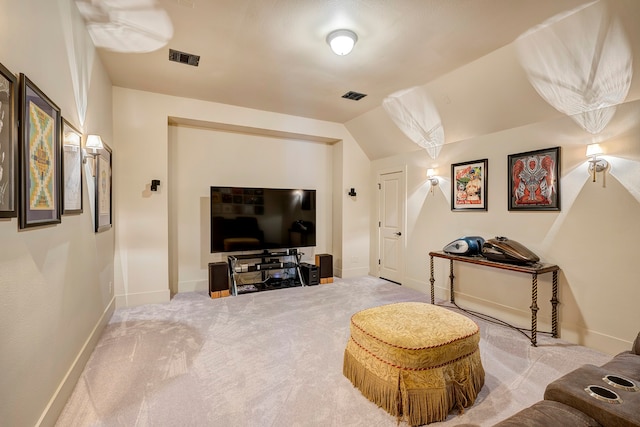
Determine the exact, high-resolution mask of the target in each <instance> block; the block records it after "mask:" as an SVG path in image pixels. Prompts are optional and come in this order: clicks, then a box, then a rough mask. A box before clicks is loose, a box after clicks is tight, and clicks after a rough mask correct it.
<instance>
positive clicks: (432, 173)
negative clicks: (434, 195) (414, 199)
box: [427, 168, 439, 191]
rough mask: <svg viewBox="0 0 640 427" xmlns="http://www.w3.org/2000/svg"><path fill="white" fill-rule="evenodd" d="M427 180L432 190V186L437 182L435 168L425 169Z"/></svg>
mask: <svg viewBox="0 0 640 427" xmlns="http://www.w3.org/2000/svg"><path fill="white" fill-rule="evenodd" d="M427 180H428V181H429V182H430V183H431V190H432V191H433V187H435V186H436V185H438V183H439V181H438V177H437V176H436V171H435V169H431V168H429V169H427Z"/></svg>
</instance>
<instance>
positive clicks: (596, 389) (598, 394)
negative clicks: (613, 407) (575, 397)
mask: <svg viewBox="0 0 640 427" xmlns="http://www.w3.org/2000/svg"><path fill="white" fill-rule="evenodd" d="M584 391H586V392H587V393H589V396H591V397H594V398H596V399H598V400H601V401H603V402H607V403H622V399H621V398H620V396H618V393H616V392H615V391H612V390H609V389H608V388H604V387H600V386H598V385H590V386H587V388H585V389H584Z"/></svg>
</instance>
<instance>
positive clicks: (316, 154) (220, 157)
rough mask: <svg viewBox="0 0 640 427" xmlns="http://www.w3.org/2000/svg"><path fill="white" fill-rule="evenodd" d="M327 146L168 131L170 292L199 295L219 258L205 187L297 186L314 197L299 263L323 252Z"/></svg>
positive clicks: (327, 224) (328, 215) (222, 257)
mask: <svg viewBox="0 0 640 427" xmlns="http://www.w3.org/2000/svg"><path fill="white" fill-rule="evenodd" d="M332 151H333V146H332V145H329V144H326V143H320V142H311V141H301V140H294V139H282V138H277V137H267V136H260V135H247V134H243V133H239V132H228V131H219V130H214V129H206V128H196V127H189V126H169V153H170V155H169V163H170V166H169V170H170V173H169V180H168V185H169V189H168V191H169V200H170V201H169V209H170V214H169V223H170V224H171V225H170V230H172V231H170V233H169V246H170V247H171V248H174V247H175V248H176V250H177V251H176V254H175V256H172V257H170V264H171V265H172V268H174V269H175V271H177V278H176V279H177V280H175V279H174V280H173V281H172V283H171V289H172V292H186V291H194V290H197V291H206V290H207V289H208V281H207V280H208V273H207V264H208V263H210V262H216V261H225V262H226V260H227V258H226V254H223V253H215V254H212V253H211V252H210V201H209V197H210V196H209V188H210V186H212V185H215V186H239V187H270V188H305V189H315V190H316V191H317V194H316V196H317V202H316V206H317V213H316V224H317V227H316V228H317V229H318V235H317V245H316V247H307V248H302V249H301V251H302V252H303V253H304V256H303V257H302V260H303V261H307V262H314V261H313V260H314V253H315V252H318V253H326V252H328V253H331V245H332V240H331V239H332V236H331V230H332V226H331V222H332V221H331V220H332V188H331V184H332V179H333V175H332V173H331V172H332V170H333V164H332Z"/></svg>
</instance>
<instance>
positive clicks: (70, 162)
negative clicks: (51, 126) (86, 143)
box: [62, 118, 82, 215]
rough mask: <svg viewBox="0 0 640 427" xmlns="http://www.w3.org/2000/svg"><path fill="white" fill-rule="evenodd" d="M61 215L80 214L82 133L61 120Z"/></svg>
mask: <svg viewBox="0 0 640 427" xmlns="http://www.w3.org/2000/svg"><path fill="white" fill-rule="evenodd" d="M62 172H63V175H64V179H63V182H64V188H63V194H64V198H63V200H64V203H63V212H62V213H63V214H64V215H69V214H79V213H82V133H80V131H79V130H78V129H76V128H75V127H73V125H72V124H71V123H69V122H68V121H66V120H65V119H64V118H63V119H62Z"/></svg>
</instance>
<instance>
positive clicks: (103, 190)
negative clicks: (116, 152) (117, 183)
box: [95, 144, 112, 233]
mask: <svg viewBox="0 0 640 427" xmlns="http://www.w3.org/2000/svg"><path fill="white" fill-rule="evenodd" d="M111 155H112V152H111V148H109V146H108V145H107V144H104V148H103V149H101V150H99V151H98V154H97V155H96V191H95V193H96V203H95V211H96V213H95V216H96V217H95V224H96V225H95V227H96V228H95V231H96V233H99V232H101V231H105V230H108V229H110V228H111V223H112V220H111V212H112V210H111V202H112V195H111V193H112V190H111Z"/></svg>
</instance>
